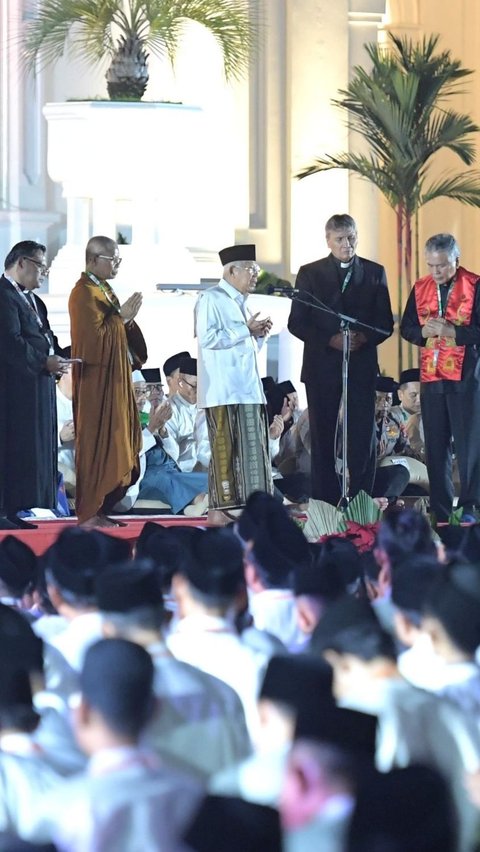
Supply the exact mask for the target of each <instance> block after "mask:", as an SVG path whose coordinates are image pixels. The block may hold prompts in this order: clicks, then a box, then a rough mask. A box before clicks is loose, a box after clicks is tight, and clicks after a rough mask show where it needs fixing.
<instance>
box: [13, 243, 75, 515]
mask: <svg viewBox="0 0 480 852" xmlns="http://www.w3.org/2000/svg"><path fill="white" fill-rule="evenodd" d="M45 251H46V249H45V246H43V245H41V244H40V243H36V242H33V241H32V240H24V241H23V242H20V243H17V244H16V245H15V246H14V247H13V248H12V249H11V250H10V251H9V253H8V255H7V257H6V258H5V273H4V274H3V275H2V276H1V277H0V518H1V520H0V527H3V528H5V527H8V526H9V525H14V526H23V525H24V524H23V523H22V522H21V521H20V519H19V518H18V517H17V514H16V513H17V512H18V511H19V510H20V509H29V508H32V507H34V506H41V507H44V508H47V509H55V507H56V504H57V487H58V486H57V418H56V402H55V375H56V374H57V373H63V372H65V370H66V369H68V364H67V363H66V362H65V360H64V359H63V358H62V357H60V354H59V353H60V351H61V350H60V349H59V347H58V342H57V340H56V338H55V337H54V336H53V334H52V332H51V330H50V326H49V323H48V319H47V309H46V307H45V305H44V303H43V302H42V301H41V299H39V298H38V296H35V295H34V293H33V291H34V290H35V289H37V288H38V287H39V286H40V282H41V280H42V278H44V277H45V275H46V274H47V272H48V270H47V268H46V265H45ZM5 516H7V517H8V518H9V519H10V520H9V521H7V520H5Z"/></svg>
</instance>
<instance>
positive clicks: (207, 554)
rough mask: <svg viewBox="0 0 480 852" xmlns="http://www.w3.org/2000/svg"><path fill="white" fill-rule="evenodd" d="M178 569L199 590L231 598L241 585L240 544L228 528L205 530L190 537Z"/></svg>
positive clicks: (241, 562) (241, 554) (242, 573)
mask: <svg viewBox="0 0 480 852" xmlns="http://www.w3.org/2000/svg"><path fill="white" fill-rule="evenodd" d="M180 570H181V573H182V574H184V576H185V577H186V578H187V580H188V582H189V583H190V584H191V585H192V586H193V587H194V588H195V589H197V590H198V591H199V592H203V593H205V594H208V595H212V596H218V597H226V598H229V597H232V598H233V597H235V595H236V594H237V592H238V591H239V590H240V589H241V588H242V587H243V584H244V572H243V551H242V546H241V544H240V542H239V540H238V538H237V537H236V535H235V533H234V532H232V531H231V530H229V529H222V528H219V529H207V530H205V532H203V533H202V534H201V535H199V536H197V537H195V538H194V539H193V541H192V551H191V558H188V557H187V559H185V562H184V565H183V566H182V567H181V569H180Z"/></svg>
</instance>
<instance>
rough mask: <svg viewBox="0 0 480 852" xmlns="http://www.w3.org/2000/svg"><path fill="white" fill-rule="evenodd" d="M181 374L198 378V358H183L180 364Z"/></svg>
mask: <svg viewBox="0 0 480 852" xmlns="http://www.w3.org/2000/svg"><path fill="white" fill-rule="evenodd" d="M178 366H179V369H180V372H181V373H183V375H184V376H196V375H197V359H196V358H187V357H185V356H184V357H183V358H181V359H180V363H179V365H178Z"/></svg>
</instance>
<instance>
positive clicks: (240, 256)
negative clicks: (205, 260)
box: [218, 243, 256, 266]
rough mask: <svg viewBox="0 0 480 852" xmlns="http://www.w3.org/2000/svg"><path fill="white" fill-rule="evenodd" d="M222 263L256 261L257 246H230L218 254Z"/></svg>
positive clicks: (224, 264)
mask: <svg viewBox="0 0 480 852" xmlns="http://www.w3.org/2000/svg"><path fill="white" fill-rule="evenodd" d="M218 255H219V257H220V263H221V264H222V266H226V265H227V263H235V261H237V260H256V253H255V246H254V245H253V244H252V243H249V244H248V245H244V246H228V247H227V248H224V249H222V250H221V251H219V252H218Z"/></svg>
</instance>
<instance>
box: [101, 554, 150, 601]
mask: <svg viewBox="0 0 480 852" xmlns="http://www.w3.org/2000/svg"><path fill="white" fill-rule="evenodd" d="M95 591H96V593H97V603H98V608H99V609H100V610H102V612H131V610H132V609H137V608H138V607H143V606H152V607H159V606H162V605H163V596H162V590H161V587H160V575H159V572H157V571H156V569H155V568H154V566H153V563H151V562H150V561H147V560H136V561H134V562H124V563H123V564H121V565H113V566H112V567H109V568H105V570H104V571H102V573H101V574H100V575H99V576H98V577H97V580H96V583H95Z"/></svg>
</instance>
